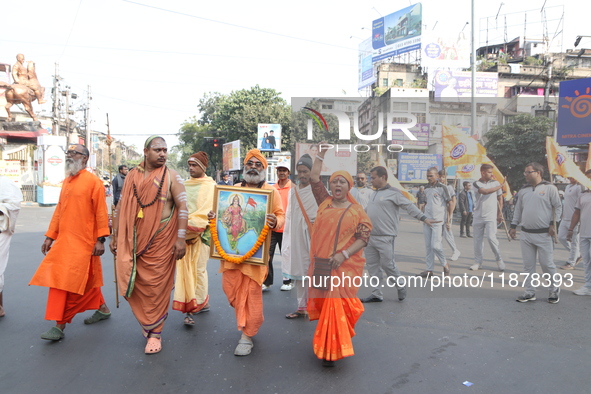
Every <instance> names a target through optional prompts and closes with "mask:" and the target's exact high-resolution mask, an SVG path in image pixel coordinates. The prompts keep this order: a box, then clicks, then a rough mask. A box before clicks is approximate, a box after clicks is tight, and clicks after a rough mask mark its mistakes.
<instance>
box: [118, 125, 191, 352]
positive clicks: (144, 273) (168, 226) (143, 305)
mask: <svg viewBox="0 0 591 394" xmlns="http://www.w3.org/2000/svg"><path fill="white" fill-rule="evenodd" d="M167 157H168V148H167V146H166V141H164V138H162V137H159V136H152V137H150V138H148V139H147V140H146V143H145V145H144V160H143V161H142V162H141V163H140V164H139V166H137V167H136V168H134V169H133V170H131V171H130V172H129V174H128V175H127V177H126V179H125V183H124V185H123V190H122V192H121V199H120V200H119V204H117V210H116V211H115V219H114V220H113V239H112V240H111V244H110V247H111V252H113V254H116V255H117V279H118V282H119V290H120V291H121V294H123V295H124V297H125V299H126V300H127V301H128V302H129V305H130V306H131V310H132V312H133V314H134V315H135V317H136V319H137V320H138V322H139V323H140V326H141V327H142V332H143V335H144V337H145V338H147V342H146V347H145V353H146V354H154V353H158V352H160V350H162V340H161V334H162V328H163V327H164V321H165V320H166V318H167V317H168V307H169V306H170V293H171V292H172V287H173V285H174V271H175V267H176V260H178V259H181V258H182V257H183V256H184V255H185V250H186V247H185V237H186V232H187V216H188V211H187V193H186V192H185V186H184V185H183V180H182V178H181V177H180V175H179V174H178V173H177V172H176V171H174V170H172V169H169V168H168V167H167V166H166V159H167Z"/></svg>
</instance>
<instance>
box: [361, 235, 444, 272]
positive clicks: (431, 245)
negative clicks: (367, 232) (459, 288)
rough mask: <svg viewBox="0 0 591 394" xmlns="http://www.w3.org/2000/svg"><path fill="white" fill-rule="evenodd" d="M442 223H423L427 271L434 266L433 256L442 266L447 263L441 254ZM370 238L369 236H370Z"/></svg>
mask: <svg viewBox="0 0 591 394" xmlns="http://www.w3.org/2000/svg"><path fill="white" fill-rule="evenodd" d="M442 226H443V224H442V223H435V224H434V225H433V227H430V226H428V225H426V224H423V235H424V236H425V250H426V252H427V254H426V256H425V262H426V263H427V271H433V269H434V268H435V256H437V258H438V259H439V262H440V263H441V265H442V266H445V265H446V264H447V260H445V255H444V254H443V244H442V241H443V240H442V237H443V230H442V229H441V227H442ZM370 239H371V237H370Z"/></svg>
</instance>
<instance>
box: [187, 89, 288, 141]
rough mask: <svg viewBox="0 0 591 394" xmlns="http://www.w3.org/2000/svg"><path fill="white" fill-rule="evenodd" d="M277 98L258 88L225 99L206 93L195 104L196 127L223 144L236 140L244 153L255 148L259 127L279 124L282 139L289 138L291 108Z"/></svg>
mask: <svg viewBox="0 0 591 394" xmlns="http://www.w3.org/2000/svg"><path fill="white" fill-rule="evenodd" d="M279 94H280V93H279V92H277V91H276V90H275V89H269V88H261V87H259V85H256V86H254V87H252V88H250V89H243V90H237V91H233V92H231V93H230V94H229V95H222V94H220V93H208V94H206V95H205V96H204V97H203V98H202V99H201V100H199V105H198V108H199V111H200V112H201V119H200V120H199V124H201V125H207V126H208V127H209V128H210V131H212V132H216V133H217V135H218V136H220V137H223V138H225V139H226V142H229V141H234V140H240V142H241V145H242V149H244V150H245V151H248V150H250V149H252V148H255V147H256V146H257V129H258V127H257V126H258V124H259V123H273V124H280V125H281V134H282V136H286V135H289V130H290V126H291V108H290V106H289V105H288V104H287V102H286V101H285V100H284V99H282V98H281V97H279Z"/></svg>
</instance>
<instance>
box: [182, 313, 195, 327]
mask: <svg viewBox="0 0 591 394" xmlns="http://www.w3.org/2000/svg"><path fill="white" fill-rule="evenodd" d="M183 323H184V324H185V326H194V325H195V320H193V317H192V316H191V315H189V314H187V316H186V317H185V321H184V322H183Z"/></svg>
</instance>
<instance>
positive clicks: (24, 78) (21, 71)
mask: <svg viewBox="0 0 591 394" xmlns="http://www.w3.org/2000/svg"><path fill="white" fill-rule="evenodd" d="M24 59H25V58H24V55H22V54H19V55H17V60H18V62H17V64H16V65H15V66H14V68H13V78H14V79H15V81H14V82H15V83H14V84H12V85H10V84H8V83H6V82H2V81H0V88H4V89H6V92H5V94H4V95H5V97H6V107H5V109H6V114H7V115H8V119H7V120H8V121H9V122H10V121H12V114H11V113H10V108H11V107H12V106H13V105H14V104H22V105H23V106H24V107H25V111H27V113H28V114H29V116H30V117H31V118H33V120H34V121H38V119H37V116H35V113H34V112H33V106H32V105H31V103H32V102H33V101H35V100H39V104H44V103H45V100H44V98H43V96H44V95H45V88H44V87H42V86H41V84H40V83H39V80H38V79H37V73H36V72H35V63H34V62H32V61H29V62H28V63H27V67H26V69H25V68H24V65H23V63H24Z"/></svg>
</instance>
